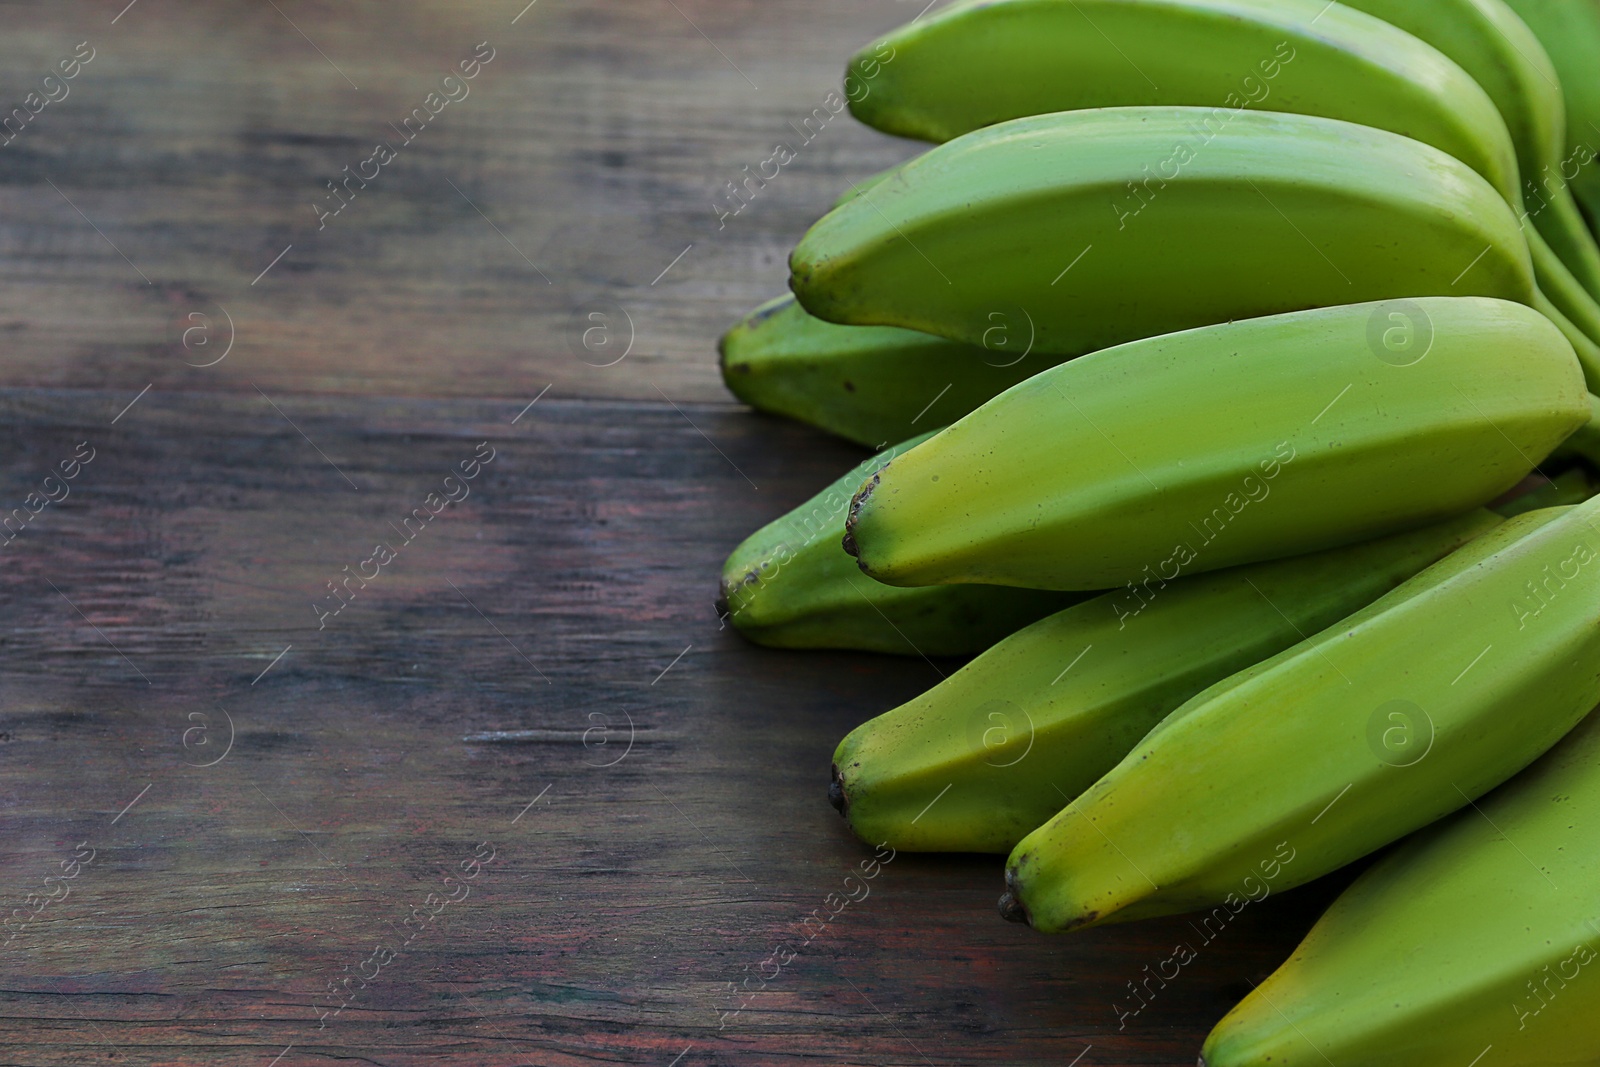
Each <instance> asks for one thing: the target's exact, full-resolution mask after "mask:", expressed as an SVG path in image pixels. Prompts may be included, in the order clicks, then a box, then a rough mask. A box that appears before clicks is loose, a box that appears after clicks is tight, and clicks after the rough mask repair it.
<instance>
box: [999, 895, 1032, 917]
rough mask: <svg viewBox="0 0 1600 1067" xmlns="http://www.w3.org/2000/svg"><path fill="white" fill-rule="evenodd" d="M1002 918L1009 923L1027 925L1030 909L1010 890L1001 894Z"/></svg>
mask: <svg viewBox="0 0 1600 1067" xmlns="http://www.w3.org/2000/svg"><path fill="white" fill-rule="evenodd" d="M1000 918H1002V919H1004V920H1005V921H1006V922H1008V923H1026V922H1027V921H1028V909H1027V908H1026V907H1024V906H1023V904H1022V901H1020V900H1018V899H1017V898H1016V895H1015V894H1014V893H1012V892H1011V890H1009V889H1008V890H1006V891H1005V892H1004V893H1001V894H1000Z"/></svg>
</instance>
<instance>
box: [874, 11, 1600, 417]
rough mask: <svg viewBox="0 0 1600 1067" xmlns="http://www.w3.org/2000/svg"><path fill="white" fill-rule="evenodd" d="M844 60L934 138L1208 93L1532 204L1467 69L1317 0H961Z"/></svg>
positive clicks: (1233, 107) (1204, 97)
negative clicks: (1458, 166)
mask: <svg viewBox="0 0 1600 1067" xmlns="http://www.w3.org/2000/svg"><path fill="white" fill-rule="evenodd" d="M1403 2H1405V3H1415V2H1416V0H1403ZM885 54H887V55H888V57H889V59H888V61H886V62H883V61H882V60H883V57H884V56H885ZM851 73H852V74H853V75H854V76H855V77H856V78H857V79H860V80H861V84H863V85H866V86H868V87H869V90H870V91H868V92H867V93H865V94H863V95H861V96H860V97H859V98H858V99H856V100H854V101H852V103H851V105H850V106H851V109H852V111H853V112H854V113H855V115H856V117H857V118H859V119H861V120H862V121H863V122H865V123H867V124H868V125H870V126H874V127H876V128H878V129H880V130H883V131H885V132H887V133H892V134H898V135H900V136H905V137H917V138H921V139H923V140H930V141H947V140H950V139H951V138H953V137H957V136H960V135H961V134H964V133H969V132H971V131H972V130H976V129H979V128H981V127H983V126H988V125H992V124H993V123H996V122H1002V121H1005V120H1008V119H1014V118H1020V117H1023V116H1027V115H1041V114H1046V113H1048V112H1053V111H1073V110H1079V109H1083V108H1097V107H1120V106H1130V105H1163V104H1166V105H1187V106H1203V107H1209V108H1212V109H1214V113H1215V114H1216V115H1218V116H1220V118H1219V119H1218V121H1226V120H1227V117H1228V116H1229V115H1231V114H1232V113H1234V112H1236V111H1239V110H1244V109H1250V108H1254V109H1256V110H1262V111H1281V112H1291V113H1294V114H1302V115H1319V116H1322V117H1325V118H1333V119H1343V120H1345V121H1348V122H1357V123H1361V124H1363V125H1367V126H1375V127H1377V128H1379V129H1384V130H1389V131H1391V132H1393V133H1399V134H1404V135H1405V136H1407V137H1413V138H1415V139H1417V140H1419V141H1422V142H1424V143H1426V144H1429V145H1432V146H1433V147H1435V148H1438V149H1439V150H1441V151H1443V152H1446V153H1448V154H1450V155H1452V156H1455V157H1456V158H1457V159H1460V160H1461V161H1463V162H1465V163H1466V164H1467V165H1468V166H1470V167H1472V168H1473V169H1474V170H1476V171H1477V172H1478V173H1479V174H1481V175H1483V177H1484V178H1485V179H1486V180H1487V181H1488V182H1489V183H1490V184H1491V185H1493V186H1494V187H1495V188H1496V189H1498V190H1499V191H1500V193H1501V195H1502V196H1504V197H1505V199H1506V202H1507V203H1508V204H1509V205H1510V206H1511V207H1512V209H1513V210H1514V211H1515V213H1516V214H1517V216H1518V218H1523V217H1525V215H1526V212H1525V210H1524V207H1523V197H1522V190H1521V182H1520V180H1519V178H1518V153H1517V150H1516V148H1515V146H1514V145H1513V144H1512V139H1511V134H1510V133H1509V131H1508V130H1507V129H1506V121H1505V120H1503V119H1502V118H1501V116H1500V112H1499V111H1498V110H1497V109H1496V107H1495V103H1494V101H1493V100H1491V99H1490V98H1489V96H1488V95H1487V94H1485V93H1484V91H1483V89H1482V88H1481V87H1480V86H1479V85H1478V83H1477V82H1476V81H1474V80H1473V78H1472V76H1471V75H1470V74H1468V72H1467V71H1465V70H1463V69H1462V68H1461V67H1460V66H1459V65H1457V63H1456V62H1455V61H1453V60H1452V59H1450V58H1449V57H1447V56H1446V55H1445V54H1444V53H1442V52H1440V51H1439V50H1438V49H1436V48H1434V47H1433V46H1432V45H1430V44H1428V43H1426V42H1425V41H1423V40H1422V39H1421V38H1419V37H1417V36H1413V35H1412V34H1411V33H1408V32H1406V31H1405V30H1402V29H1400V28H1399V27H1397V26H1395V25H1392V24H1391V23H1389V22H1386V21H1384V20H1383V19H1381V18H1379V17H1377V16H1375V15H1369V14H1367V13H1365V12H1364V11H1357V10H1355V8H1353V7H1347V6H1345V5H1343V4H1336V5H1332V6H1330V5H1329V4H1328V3H1326V0H966V2H963V3H957V4H954V5H952V6H950V7H947V8H944V9H943V10H941V11H939V12H938V13H936V14H934V15H932V16H930V17H927V18H924V19H921V20H918V21H916V22H913V23H910V24H909V25H906V26H903V27H901V28H900V29H898V30H896V31H894V32H892V33H890V34H889V35H888V36H887V37H885V38H883V39H882V40H880V41H879V42H877V43H876V44H874V45H873V46H871V47H870V48H868V49H865V50H863V51H862V52H861V53H859V54H858V55H857V56H856V57H855V58H854V59H853V60H852V61H851ZM1158 83H1159V84H1158ZM1141 162H1147V161H1141ZM1133 180H1134V181H1135V182H1137V181H1138V180H1139V179H1138V178H1135V179H1133ZM863 184H864V183H863ZM859 188H860V187H858V189H859ZM858 189H852V190H851V192H850V193H849V194H847V197H846V199H849V198H853V197H855V196H856V195H858ZM1544 200H1545V198H1544V197H1542V196H1541V197H1540V200H1539V203H1540V204H1543V203H1544ZM1525 232H1526V236H1527V239H1528V242H1529V246H1530V250H1531V251H1532V253H1533V256H1534V268H1535V272H1536V274H1537V276H1538V279H1539V285H1540V288H1541V289H1543V290H1544V292H1545V293H1546V295H1548V296H1549V297H1550V299H1551V300H1552V301H1554V302H1555V304H1556V306H1558V307H1559V308H1560V309H1561V311H1562V313H1563V315H1564V316H1565V317H1566V318H1568V319H1570V320H1571V321H1572V322H1573V323H1574V324H1575V326H1576V327H1577V328H1579V329H1582V330H1583V331H1584V333H1585V336H1586V338H1587V339H1588V340H1589V341H1590V342H1593V341H1600V305H1597V304H1596V303H1595V300H1594V298H1593V297H1592V296H1591V295H1590V293H1589V292H1588V291H1586V290H1585V289H1584V286H1583V284H1582V282H1581V281H1580V279H1578V278H1576V277H1574V276H1573V274H1572V271H1571V270H1570V269H1569V268H1568V267H1567V265H1566V264H1565V263H1563V261H1562V259H1561V258H1560V257H1558V255H1557V253H1556V252H1555V251H1552V250H1551V249H1550V248H1549V246H1548V245H1546V243H1545V241H1544V239H1543V238H1542V237H1541V236H1540V231H1539V230H1538V228H1537V227H1536V226H1533V225H1528V226H1526V227H1525ZM1580 238H1581V239H1582V240H1581V244H1582V245H1584V246H1587V245H1589V244H1590V242H1589V241H1588V239H1587V235H1586V234H1580ZM1594 263H1595V265H1597V266H1600V259H1597V260H1595V261H1594ZM1573 343H1574V344H1575V345H1577V344H1580V343H1582V342H1579V341H1576V340H1574V342H1573ZM1597 388H1600V383H1597Z"/></svg>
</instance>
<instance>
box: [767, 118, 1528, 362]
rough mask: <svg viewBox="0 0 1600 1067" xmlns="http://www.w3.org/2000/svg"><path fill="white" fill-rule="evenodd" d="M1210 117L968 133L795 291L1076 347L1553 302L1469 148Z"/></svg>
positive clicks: (1305, 123) (948, 331)
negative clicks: (1302, 319)
mask: <svg viewBox="0 0 1600 1067" xmlns="http://www.w3.org/2000/svg"><path fill="white" fill-rule="evenodd" d="M1208 120H1210V121H1211V122H1213V124H1215V123H1216V122H1217V120H1216V119H1215V118H1214V116H1213V115H1212V112H1211V111H1209V110H1208V109H1204V108H1105V109H1101V110H1097V111H1075V112H1065V113H1061V114H1054V115H1045V116H1038V117H1034V118H1025V119H1017V120H1015V121H1012V122H1006V123H1001V124H1000V125H998V126H991V127H987V128H985V129H982V130H978V131H976V132H974V133H970V134H967V135H966V136H964V137H959V138H957V139H956V140H954V141H951V142H949V143H947V144H943V145H940V146H938V147H936V148H934V149H932V150H930V151H929V152H927V153H926V154H924V155H922V156H921V157H919V158H917V159H914V160H912V161H911V162H910V163H907V164H906V165H905V166H903V167H902V168H900V170H899V171H897V172H896V173H895V174H894V176H893V177H891V178H889V179H888V180H886V181H884V182H882V183H881V184H879V185H877V186H875V187H873V188H872V189H871V190H868V191H867V192H866V193H865V194H864V195H862V196H860V197H858V198H856V199H855V200H852V201H850V202H849V203H847V204H844V205H843V206H841V207H839V208H836V209H835V210H833V211H831V212H829V213H828V214H827V215H826V216H824V217H823V218H822V220H821V221H819V222H818V223H817V224H816V225H815V226H813V227H812V228H811V230H810V231H809V232H808V233H807V234H806V236H805V237H804V239H802V240H801V242H800V245H799V247H797V248H796V249H795V251H794V254H793V255H792V256H791V257H790V267H791V272H792V276H791V279H790V286H791V288H793V289H794V291H795V294H796V295H797V296H798V297H799V300H800V303H801V304H802V305H803V306H804V307H805V308H806V310H807V311H809V312H811V313H812V314H813V315H816V316H818V317H820V318H823V319H827V320H828V321H830V322H839V323H848V324H856V325H886V326H901V327H905V328H908V329H914V330H921V331H923V332H926V333H933V334H938V335H939V336H942V337H949V338H953V339H957V340H964V341H967V342H969V343H971V344H976V345H983V344H984V343H985V340H986V338H987V339H989V340H990V342H991V343H992V340H993V338H994V337H995V336H996V331H997V330H998V331H1002V332H1003V333H1004V334H1005V335H1006V336H1010V335H1012V334H1015V335H1017V336H1027V337H1029V338H1030V339H1031V341H1032V345H1031V347H1030V348H1029V350H1030V351H1033V352H1049V353H1055V354H1058V355H1063V356H1073V355H1079V354H1082V353H1083V352H1087V351H1091V350H1095V349H1099V348H1105V347H1109V346H1111V345H1114V344H1119V343H1121V342H1123V341H1128V340H1133V339H1135V338H1139V337H1148V336H1152V335H1154V334H1158V333H1169V332H1172V331H1175V330H1182V329H1188V328H1192V327H1195V326H1203V325H1210V324H1214V323H1218V322H1226V321H1228V320H1230V319H1239V318H1250V317H1256V316H1261V315H1270V314H1275V313H1278V312H1284V311H1295V310H1302V309H1305V308H1311V307H1324V306H1327V305H1329V304H1341V303H1350V302H1355V301H1363V300H1374V299H1385V298H1398V297H1411V298H1414V297H1417V296H1428V295H1461V296H1471V295H1482V296H1498V297H1503V298H1505V299H1508V300H1516V301H1519V302H1522V303H1527V304H1535V303H1541V302H1542V301H1541V297H1540V295H1539V294H1538V292H1537V289H1536V287H1535V286H1534V282H1533V272H1532V268H1531V265H1530V261H1529V257H1528V250H1527V245H1526V244H1525V242H1524V241H1523V239H1522V236H1521V231H1520V228H1519V225H1518V222H1517V219H1516V217H1515V215H1514V214H1513V213H1512V212H1511V210H1510V208H1508V207H1507V206H1506V203H1505V201H1504V200H1502V199H1501V198H1500V197H1499V195H1498V194H1497V193H1496V192H1495V191H1494V189H1493V188H1492V187H1491V186H1489V185H1488V184H1487V183H1486V182H1485V181H1484V180H1483V178H1482V177H1480V176H1479V175H1478V174H1476V173H1475V172H1473V171H1472V170H1471V169H1470V168H1468V167H1467V166H1466V165H1465V164H1463V163H1461V162H1460V161H1459V160H1457V159H1454V158H1453V157H1450V156H1447V155H1445V154H1444V153H1442V152H1440V151H1439V150H1437V149H1435V148H1431V147H1429V146H1427V145H1424V144H1422V143H1420V142H1418V141H1413V140H1410V139H1408V138H1405V137H1401V136H1398V135H1396V134H1392V133H1388V132H1385V131H1383V130H1376V129H1372V128H1370V127H1364V126H1356V125H1353V124H1350V123H1346V122H1339V121H1336V120H1332V119H1322V118H1314V117H1310V116H1303V115H1283V114H1276V113H1265V112H1248V111H1247V112H1241V113H1238V114H1235V115H1233V116H1231V117H1230V118H1229V120H1228V122H1227V124H1226V125H1225V126H1221V127H1220V128H1217V127H1216V126H1215V125H1213V128H1212V129H1210V130H1208V129H1207V128H1206V126H1205V125H1204V124H1205V123H1206V122H1207V121H1208ZM1152 168H1165V171H1166V174H1165V176H1163V175H1161V174H1159V173H1157V174H1155V176H1154V177H1153V178H1152V177H1149V174H1151V173H1154V172H1153V171H1152ZM1133 182H1144V183H1146V184H1144V185H1141V186H1139V187H1138V188H1139V189H1140V190H1142V194H1143V196H1145V197H1147V198H1148V199H1143V200H1142V199H1140V196H1139V195H1138V194H1136V193H1135V192H1130V191H1129V185H1130V183H1133ZM1543 303H1547V302H1543Z"/></svg>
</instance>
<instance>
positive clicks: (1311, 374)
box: [845, 297, 1590, 589]
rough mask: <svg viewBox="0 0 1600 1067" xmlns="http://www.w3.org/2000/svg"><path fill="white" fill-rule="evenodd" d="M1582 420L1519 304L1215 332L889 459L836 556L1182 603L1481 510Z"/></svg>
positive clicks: (1121, 355) (1091, 369)
mask: <svg viewBox="0 0 1600 1067" xmlns="http://www.w3.org/2000/svg"><path fill="white" fill-rule="evenodd" d="M1589 403H1590V400H1589V394H1588V393H1587V392H1586V391H1585V389H1584V387H1583V379H1582V375H1581V373H1580V371H1579V368H1578V364H1577V361H1576V360H1574V359H1573V357H1572V350H1571V348H1570V346H1569V345H1568V344H1567V342H1566V340H1565V339H1564V338H1563V337H1562V336H1561V334H1560V333H1559V332H1558V331H1557V330H1556V329H1555V327H1554V326H1552V325H1551V324H1550V323H1549V321H1547V320H1546V319H1545V318H1544V317H1543V316H1541V315H1540V314H1539V313H1537V312H1535V311H1533V310H1531V309H1529V308H1527V307H1524V306H1522V305H1520V304H1514V303H1511V302H1508V301H1503V300H1490V299H1484V298H1463V297H1455V298H1450V297H1424V298H1422V299H1420V300H1414V301H1412V300H1407V301H1395V302H1378V303H1375V304H1357V305H1351V306H1345V307H1331V308H1319V309H1316V310H1313V311H1303V312H1296V313H1293V314H1289V315H1277V316H1270V317H1266V318H1260V319H1250V320H1246V321H1243V322H1235V323H1229V324H1226V325H1223V326H1208V327H1204V328H1201V329H1197V330H1189V331H1186V332H1183V333H1176V334H1170V335H1167V336H1163V337H1152V338H1149V339H1146V340H1143V341H1134V342H1131V343H1129V344H1126V345H1121V346H1118V347H1116V348H1111V349H1106V350H1105V351H1103V352H1096V353H1094V354H1093V355H1090V356H1085V357H1083V358H1081V359H1076V360H1073V361H1072V362H1070V363H1066V364H1063V365H1062V366H1059V367H1053V368H1051V369H1050V370H1047V371H1043V372H1041V373H1039V374H1037V375H1035V376H1034V377H1032V378H1030V379H1028V380H1027V381H1026V382H1023V383H1022V384H1021V385H1017V386H1014V387H1013V388H1011V389H1010V390H1008V391H1007V392H1005V393H1002V394H1001V395H1000V396H998V397H996V398H995V399H993V400H991V401H990V402H989V403H987V404H985V405H984V406H983V407H981V408H979V409H978V410H977V411H975V412H973V413H972V414H971V415H968V416H967V417H966V418H964V419H962V420H960V421H959V422H957V423H955V424H954V425H953V426H951V427H949V428H948V429H947V430H946V431H945V432H944V433H942V434H940V435H939V436H938V437H936V438H934V439H932V440H930V441H928V442H926V443H925V444H923V445H921V446H920V447H917V448H914V449H912V450H910V451H908V452H906V453H905V454H904V455H901V456H899V457H897V458H896V459H894V460H893V461H892V462H890V463H889V464H887V465H886V466H884V467H883V468H882V469H881V470H879V471H878V472H877V473H876V474H874V475H873V476H872V477H871V478H869V479H868V480H867V481H866V484H865V486H864V487H863V488H862V489H861V490H860V491H859V492H858V493H857V494H856V497H855V499H854V500H853V501H852V503H851V505H850V515H849V518H848V521H847V524H846V536H845V548H846V551H849V552H850V553H851V554H852V555H855V556H856V557H857V560H858V562H859V564H860V566H861V569H862V570H863V571H865V572H866V573H867V574H868V575H870V576H872V577H873V578H876V579H877V580H879V581H881V582H886V583H888V584H890V585H930V584H935V583H958V582H983V583H988V584H994V585H1016V586H1024V587H1029V588H1036V589H1096V588H1099V589H1105V588H1115V587H1117V586H1120V585H1123V584H1124V583H1126V582H1129V581H1134V582H1137V581H1140V580H1142V579H1144V578H1147V577H1150V576H1154V577H1155V578H1156V579H1157V580H1159V581H1163V582H1165V581H1171V580H1173V579H1175V578H1177V577H1178V576H1179V575H1182V574H1194V573H1197V572H1199V571H1207V570H1215V569H1217V568H1219V567H1228V566H1233V565H1235V564H1240V563H1251V562H1256V561H1260V560H1265V559H1275V558H1280V557H1283V556H1291V555H1298V554H1300V553H1303V552H1310V551H1315V550H1317V549H1322V548H1329V547H1333V546H1335V545H1340V544H1349V543H1352V542H1355V541H1358V540H1361V539H1363V538H1367V537H1372V536H1376V535H1379V534H1383V533H1388V532H1392V531H1395V530H1399V529H1406V528H1409V527H1413V526H1417V525H1420V524H1422V523H1425V522H1428V521H1431V520H1436V519H1439V518H1443V517H1445V516H1448V515H1452V514H1456V513H1458V512H1461V511H1463V510H1465V509H1467V508H1470V507H1474V506H1476V505H1479V504H1483V503H1485V502H1486V501H1489V500H1492V499H1494V498H1495V497H1496V496H1498V495H1499V494H1500V493H1503V492H1505V491H1506V490H1508V489H1510V488H1511V487H1512V486H1514V485H1516V483H1517V482H1518V481H1519V480H1520V479H1521V478H1522V477H1523V476H1524V475H1525V474H1527V473H1528V472H1529V471H1530V470H1531V469H1532V468H1533V467H1534V465H1535V464H1537V463H1538V462H1539V461H1540V460H1542V459H1543V458H1544V457H1545V456H1547V455H1549V454H1550V452H1551V450H1552V449H1554V448H1555V447H1556V446H1557V445H1558V444H1560V443H1561V441H1562V440H1563V439H1564V438H1566V437H1567V435H1568V434H1570V433H1571V432H1572V431H1573V430H1575V429H1577V428H1578V427H1579V426H1581V425H1583V424H1584V423H1585V422H1586V421H1587V419H1588V417H1589Z"/></svg>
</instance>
